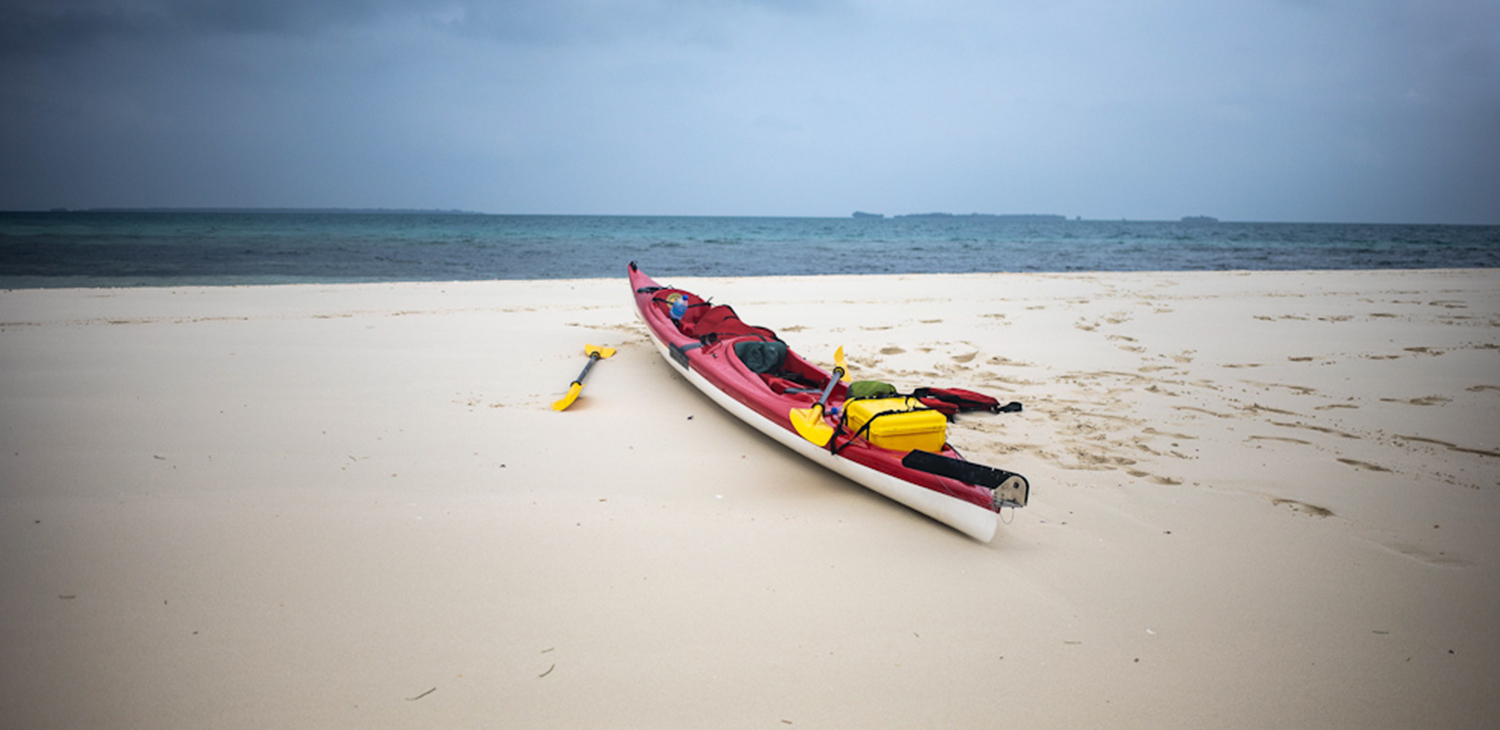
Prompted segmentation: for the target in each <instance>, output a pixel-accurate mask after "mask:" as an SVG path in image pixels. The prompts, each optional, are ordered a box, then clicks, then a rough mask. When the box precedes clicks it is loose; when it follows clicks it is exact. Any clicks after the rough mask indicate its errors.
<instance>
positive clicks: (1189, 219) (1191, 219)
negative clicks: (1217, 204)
mask: <svg viewBox="0 0 1500 730" xmlns="http://www.w3.org/2000/svg"><path fill="white" fill-rule="evenodd" d="M1182 222H1183V223H1190V224H1193V223H1195V224H1199V225H1203V224H1206V223H1218V222H1219V219H1218V218H1215V217H1213V216H1211V215H1185V216H1183V217H1182Z"/></svg>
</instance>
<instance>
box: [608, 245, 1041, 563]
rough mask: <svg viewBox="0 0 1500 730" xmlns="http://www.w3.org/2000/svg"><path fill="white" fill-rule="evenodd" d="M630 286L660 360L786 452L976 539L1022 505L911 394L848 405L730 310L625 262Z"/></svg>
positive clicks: (1016, 485) (845, 389)
mask: <svg viewBox="0 0 1500 730" xmlns="http://www.w3.org/2000/svg"><path fill="white" fill-rule="evenodd" d="M630 287H631V290H632V291H633V292H634V295H635V303H636V308H637V311H638V313H639V315H640V317H641V320H642V321H644V322H645V323H646V327H647V328H648V329H650V330H651V337H652V340H653V341H654V342H655V343H656V347H657V349H658V350H660V351H661V354H662V357H664V358H666V360H667V362H668V363H670V364H671V366H672V367H674V368H676V369H677V370H678V372H680V373H681V374H682V375H683V377H685V378H687V380H688V382H690V383H692V384H693V385H694V386H696V387H697V388H698V389H699V390H701V391H703V392H704V393H705V394H707V395H708V396H709V397H710V398H712V399H713V400H714V402H716V403H718V404H719V405H720V406H722V407H723V408H724V409H725V410H727V411H729V412H730V413H732V414H734V415H735V416H737V417H739V418H740V419H741V420H743V421H745V422H746V423H748V424H750V425H751V426H754V427H755V428H756V429H757V430H759V431H761V432H762V433H765V434H766V435H768V436H770V437H771V438H773V439H775V440H777V441H779V442H781V444H783V445H784V446H786V447H788V448H790V449H791V450H793V451H795V452H797V453H799V454H801V455H803V456H805V457H807V458H808V459H811V460H812V461H814V462H817V463H818V464H821V465H822V466H825V467H827V468H829V469H832V470H833V471H835V472H838V473H839V474H842V475H844V476H846V477H848V478H849V479H852V480H854V481H856V482H858V483H860V484H862V485H864V486H865V487H868V488H869V489H872V490H874V491H876V492H878V493H880V494H882V495H885V496H886V497H889V498H890V499H893V500H895V501H897V502H900V503H901V504H904V505H906V506H908V507H910V508H912V509H914V510H916V511H918V512H921V513H922V514H925V515H927V516H929V517H931V518H933V519H936V520H938V521H940V522H942V523H944V524H947V525H949V526H951V527H953V528H954V529H956V530H958V531H960V532H962V533H964V534H966V535H969V536H971V537H974V538H976V539H978V540H984V541H988V540H990V539H991V538H992V537H994V534H995V525H996V515H997V513H998V512H999V511H1000V509H1001V508H1002V507H1006V506H1010V507H1024V506H1025V505H1026V500H1027V498H1028V496H1029V490H1030V487H1029V485H1028V483H1027V481H1026V479H1025V477H1022V476H1020V475H1019V474H1013V473H1011V472H1007V471H1004V470H1001V469H995V468H992V467H987V466H982V465H979V464H974V463H972V462H969V461H967V460H965V459H964V458H963V457H962V456H961V455H960V454H959V453H958V452H957V451H956V450H955V449H954V448H953V447H952V446H950V445H949V444H948V443H947V441H946V430H945V427H946V419H945V418H943V416H942V414H940V413H938V412H937V411H933V410H929V409H927V408H925V407H923V406H922V405H921V404H920V403H919V402H918V401H917V400H916V399H915V398H910V397H906V396H895V397H876V398H864V399H861V398H853V397H851V396H850V393H849V386H848V385H847V384H846V383H844V382H841V381H840V380H839V377H838V375H839V374H841V373H838V371H835V372H833V373H831V372H829V371H826V370H823V369H821V368H819V367H817V366H816V365H813V364H812V363H809V362H808V361H807V360H805V359H803V358H802V356H800V355H798V354H797V353H796V352H793V351H791V350H790V349H789V348H786V346H785V344H784V343H782V342H781V341H780V339H779V338H777V337H776V334H775V333H774V332H773V331H771V330H769V329H767V328H765V327H756V326H753V325H749V324H746V323H745V322H744V321H743V320H741V319H740V318H739V317H738V316H737V315H736V314H735V312H734V310H733V309H731V308H730V307H728V306H725V305H714V304H710V303H708V302H707V301H705V300H704V299H703V298H701V297H699V296H698V295H696V294H693V293H691V292H688V291H685V290H683V289H677V288H673V287H667V286H663V285H661V284H658V283H657V282H656V281H654V280H653V279H652V278H651V277H649V276H647V275H646V274H644V273H643V272H641V271H640V269H638V268H637V267H636V265H635V264H634V263H631V264H630ZM809 431H812V432H813V433H815V434H817V435H808V434H809ZM820 440H823V441H825V443H818V441H820Z"/></svg>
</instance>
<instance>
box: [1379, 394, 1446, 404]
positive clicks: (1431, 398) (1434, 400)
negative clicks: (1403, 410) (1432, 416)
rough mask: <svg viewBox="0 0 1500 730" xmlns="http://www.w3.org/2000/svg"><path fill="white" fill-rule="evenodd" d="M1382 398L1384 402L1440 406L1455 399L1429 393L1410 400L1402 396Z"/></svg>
mask: <svg viewBox="0 0 1500 730" xmlns="http://www.w3.org/2000/svg"><path fill="white" fill-rule="evenodd" d="M1380 400H1381V402H1382V403H1406V404H1408V405H1413V406H1440V405H1442V404H1444V403H1447V402H1449V401H1452V400H1453V399H1452V398H1446V397H1444V396H1441V395H1427V396H1422V397H1421V398H1411V399H1408V400H1402V399H1400V398H1381V399H1380Z"/></svg>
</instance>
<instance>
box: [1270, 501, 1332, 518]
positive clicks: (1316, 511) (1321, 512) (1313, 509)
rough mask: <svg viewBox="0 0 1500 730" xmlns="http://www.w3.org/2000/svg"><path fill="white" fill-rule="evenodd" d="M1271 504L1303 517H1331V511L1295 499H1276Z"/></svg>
mask: <svg viewBox="0 0 1500 730" xmlns="http://www.w3.org/2000/svg"><path fill="white" fill-rule="evenodd" d="M1271 504H1273V505H1275V506H1277V507H1287V508H1290V509H1291V510H1292V511H1293V512H1300V513H1302V514H1304V515H1312V516H1313V517H1332V516H1333V510H1331V509H1328V508H1327V507H1319V506H1317V505H1315V504H1308V503H1306V502H1303V501H1301V500H1296V499H1281V498H1276V499H1272V500H1271Z"/></svg>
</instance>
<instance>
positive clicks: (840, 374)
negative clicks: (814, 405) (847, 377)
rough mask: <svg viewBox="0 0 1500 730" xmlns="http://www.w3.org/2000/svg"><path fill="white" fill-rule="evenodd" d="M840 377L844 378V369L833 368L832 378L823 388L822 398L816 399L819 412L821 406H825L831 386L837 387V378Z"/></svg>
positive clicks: (831, 390)
mask: <svg viewBox="0 0 1500 730" xmlns="http://www.w3.org/2000/svg"><path fill="white" fill-rule="evenodd" d="M842 377H844V369H843V368H841V367H835V368H834V369H833V377H831V378H829V379H828V385H827V386H825V387H824V388H823V395H822V397H820V398H818V409H819V410H822V409H823V406H825V405H827V403H828V395H829V394H830V393H832V392H833V386H835V385H838V382H839V378H842Z"/></svg>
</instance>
